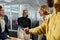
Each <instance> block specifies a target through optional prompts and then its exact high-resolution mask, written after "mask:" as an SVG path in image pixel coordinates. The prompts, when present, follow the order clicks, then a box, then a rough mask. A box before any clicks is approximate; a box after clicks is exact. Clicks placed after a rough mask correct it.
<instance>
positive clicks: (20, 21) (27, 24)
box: [18, 17, 31, 28]
mask: <svg viewBox="0 0 60 40" xmlns="http://www.w3.org/2000/svg"><path fill="white" fill-rule="evenodd" d="M18 25H19V26H21V27H23V28H26V27H29V28H31V20H30V19H29V18H27V17H20V18H18Z"/></svg>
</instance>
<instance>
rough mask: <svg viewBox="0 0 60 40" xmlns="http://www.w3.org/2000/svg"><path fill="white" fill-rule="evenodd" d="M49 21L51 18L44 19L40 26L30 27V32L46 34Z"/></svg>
mask: <svg viewBox="0 0 60 40" xmlns="http://www.w3.org/2000/svg"><path fill="white" fill-rule="evenodd" d="M48 23H49V19H48V20H46V21H44V22H43V23H42V24H41V25H40V26H38V27H36V28H32V29H30V30H29V32H30V33H32V34H45V33H46V27H47V25H48Z"/></svg>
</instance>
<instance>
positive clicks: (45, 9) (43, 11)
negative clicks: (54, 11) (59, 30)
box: [38, 5, 50, 40]
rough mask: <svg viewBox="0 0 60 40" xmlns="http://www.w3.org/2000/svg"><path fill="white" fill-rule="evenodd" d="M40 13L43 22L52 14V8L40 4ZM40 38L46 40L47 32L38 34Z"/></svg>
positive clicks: (39, 39)
mask: <svg viewBox="0 0 60 40" xmlns="http://www.w3.org/2000/svg"><path fill="white" fill-rule="evenodd" d="M39 14H40V16H42V22H44V21H45V20H47V19H48V18H49V16H50V9H49V7H48V6H47V5H42V6H40V8H39ZM40 24H41V22H40V23H39V25H40ZM38 40H46V36H45V34H42V35H38Z"/></svg>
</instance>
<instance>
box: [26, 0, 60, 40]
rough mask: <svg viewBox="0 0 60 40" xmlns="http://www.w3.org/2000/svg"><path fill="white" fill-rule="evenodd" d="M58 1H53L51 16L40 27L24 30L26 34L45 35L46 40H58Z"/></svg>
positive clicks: (59, 34) (59, 1) (59, 3)
mask: <svg viewBox="0 0 60 40" xmlns="http://www.w3.org/2000/svg"><path fill="white" fill-rule="evenodd" d="M59 30H60V0H54V12H53V14H52V15H51V16H50V17H49V18H48V20H46V21H45V22H43V23H42V24H41V25H40V26H38V27H36V28H33V29H30V30H29V29H25V32H26V33H31V34H45V33H46V36H47V40H60V31H59Z"/></svg>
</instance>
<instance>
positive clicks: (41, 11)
mask: <svg viewBox="0 0 60 40" xmlns="http://www.w3.org/2000/svg"><path fill="white" fill-rule="evenodd" d="M43 13H44V12H43V9H42V8H40V10H39V14H40V16H43Z"/></svg>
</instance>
